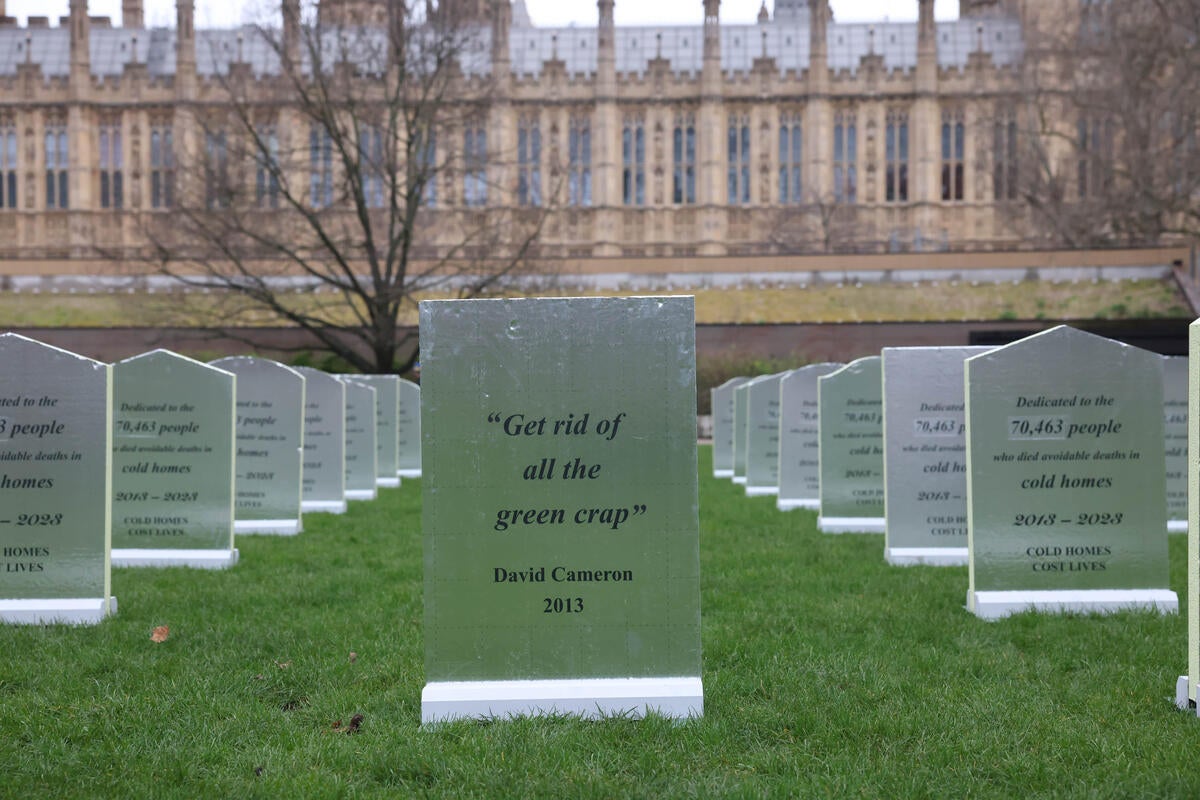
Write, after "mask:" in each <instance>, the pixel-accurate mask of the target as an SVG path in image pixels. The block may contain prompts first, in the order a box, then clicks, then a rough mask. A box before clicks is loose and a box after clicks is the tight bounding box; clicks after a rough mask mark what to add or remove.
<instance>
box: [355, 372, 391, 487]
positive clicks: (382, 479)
mask: <svg viewBox="0 0 1200 800" xmlns="http://www.w3.org/2000/svg"><path fill="white" fill-rule="evenodd" d="M351 377H353V378H354V379H355V380H356V381H359V382H360V383H365V384H366V385H368V386H371V387H373V388H374V389H375V446H376V448H377V451H376V454H375V469H376V481H375V484H376V485H377V486H380V487H384V488H395V487H397V486H399V485H400V477H399V469H400V467H399V461H400V378H399V376H397V375H353V376H351Z"/></svg>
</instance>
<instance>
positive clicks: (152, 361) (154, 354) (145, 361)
mask: <svg viewBox="0 0 1200 800" xmlns="http://www.w3.org/2000/svg"><path fill="white" fill-rule="evenodd" d="M133 364H137V365H145V366H146V367H148V368H152V369H161V368H163V367H165V366H169V367H170V368H173V369H192V368H194V369H196V370H199V371H203V372H206V373H220V374H222V375H227V376H229V377H233V373H232V372H230V371H229V370H227V369H222V368H221V367H216V366H213V365H212V364H205V363H204V362H203V361H197V360H196V359H194V358H188V357H187V356H184V355H180V354H179V353H175V352H172V351H171V350H164V349H162V348H158V349H157V350H150V351H149V352H146V353H139V354H138V355H136V356H130V357H129V358H126V359H122V360H121V361H118V362H117V363H116V366H124V365H133Z"/></svg>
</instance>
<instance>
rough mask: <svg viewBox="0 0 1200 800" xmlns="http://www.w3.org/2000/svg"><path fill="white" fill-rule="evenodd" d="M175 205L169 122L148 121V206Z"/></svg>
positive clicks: (173, 156) (173, 148)
mask: <svg viewBox="0 0 1200 800" xmlns="http://www.w3.org/2000/svg"><path fill="white" fill-rule="evenodd" d="M173 205H175V141H174V137H173V136H172V134H171V123H170V122H169V121H165V120H154V121H152V122H151V123H150V207H151V208H170V207H171V206H173Z"/></svg>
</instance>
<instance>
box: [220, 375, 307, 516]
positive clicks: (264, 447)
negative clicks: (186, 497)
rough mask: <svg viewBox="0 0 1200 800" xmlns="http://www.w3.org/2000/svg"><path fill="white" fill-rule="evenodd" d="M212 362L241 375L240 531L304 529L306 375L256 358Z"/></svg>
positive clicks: (236, 512)
mask: <svg viewBox="0 0 1200 800" xmlns="http://www.w3.org/2000/svg"><path fill="white" fill-rule="evenodd" d="M211 363H212V365H213V366H214V367H220V368H221V369H224V370H228V371H229V372H232V373H233V374H235V375H237V426H236V431H237V440H236V444H237V458H236V461H235V469H234V475H235V480H234V490H235V493H234V502H233V529H234V531H235V533H243V534H245V533H269V534H279V535H284V536H292V535H295V534H297V533H299V532H300V530H301V528H302V523H301V516H300V513H301V512H300V502H301V499H300V492H301V487H302V485H303V479H304V474H303V471H304V407H305V397H304V376H303V375H301V374H300V373H299V372H297V371H296V370H294V369H292V368H291V367H285V366H284V365H283V364H278V363H276V362H274V361H269V360H267V359H265V358H254V357H251V356H230V357H228V358H220V359H217V360H216V361H213V362H211Z"/></svg>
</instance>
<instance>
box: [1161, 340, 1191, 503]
mask: <svg viewBox="0 0 1200 800" xmlns="http://www.w3.org/2000/svg"><path fill="white" fill-rule="evenodd" d="M1163 423H1164V426H1165V431H1166V442H1165V444H1166V453H1167V519H1168V520H1172V521H1174V520H1178V521H1180V522H1186V521H1187V518H1188V516H1187V512H1188V506H1187V502H1188V500H1187V455H1188V447H1187V444H1188V440H1187V436H1188V360H1187V357H1186V356H1167V357H1164V358H1163Z"/></svg>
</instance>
